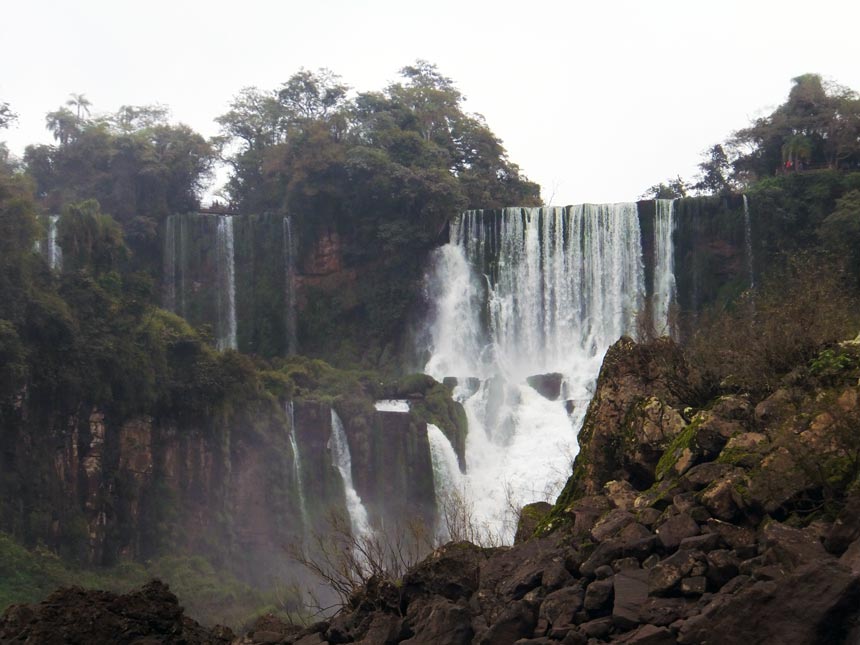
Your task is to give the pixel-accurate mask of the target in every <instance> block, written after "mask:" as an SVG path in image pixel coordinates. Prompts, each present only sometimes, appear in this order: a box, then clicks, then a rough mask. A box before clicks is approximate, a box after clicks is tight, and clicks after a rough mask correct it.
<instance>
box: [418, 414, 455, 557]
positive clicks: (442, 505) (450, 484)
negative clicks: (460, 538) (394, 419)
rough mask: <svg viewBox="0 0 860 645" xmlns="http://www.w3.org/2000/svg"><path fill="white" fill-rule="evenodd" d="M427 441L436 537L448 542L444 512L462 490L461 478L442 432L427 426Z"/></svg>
mask: <svg viewBox="0 0 860 645" xmlns="http://www.w3.org/2000/svg"><path fill="white" fill-rule="evenodd" d="M427 441H428V442H429V443H430V460H431V462H432V464H433V490H434V492H435V494H436V536H437V537H438V538H440V539H442V540H448V539H449V538H450V535H449V534H448V527H447V523H446V521H445V511H446V509H448V508H450V505H451V504H452V503H453V502H455V500H456V497H457V495H459V494H460V492H461V488H462V479H463V476H462V474H461V473H460V465H459V463H458V461H457V453H456V452H454V447H453V446H452V445H451V442H450V441H448V437H446V436H445V434H444V433H443V432H442V430H441V429H440V428H439V427H438V426H435V425H433V424H432V423H428V424H427Z"/></svg>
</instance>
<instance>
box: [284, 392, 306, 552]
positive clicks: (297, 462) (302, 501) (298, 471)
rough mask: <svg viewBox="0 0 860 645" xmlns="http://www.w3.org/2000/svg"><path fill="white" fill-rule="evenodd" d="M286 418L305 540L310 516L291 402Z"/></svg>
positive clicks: (288, 404) (294, 415)
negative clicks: (288, 421) (288, 423)
mask: <svg viewBox="0 0 860 645" xmlns="http://www.w3.org/2000/svg"><path fill="white" fill-rule="evenodd" d="M287 416H288V418H289V420H290V432H289V438H290V448H292V450H293V475H294V476H295V479H296V493H297V494H298V498H299V512H300V513H301V519H302V531H303V533H304V536H305V539H307V534H308V531H310V529H311V524H310V516H309V515H308V503H307V499H306V498H305V485H304V481H303V479H302V456H301V453H300V452H299V444H298V441H296V414H295V406H294V405H293V402H292V401H289V402H288V403H287Z"/></svg>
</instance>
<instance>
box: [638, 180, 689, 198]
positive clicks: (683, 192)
mask: <svg viewBox="0 0 860 645" xmlns="http://www.w3.org/2000/svg"><path fill="white" fill-rule="evenodd" d="M689 189H690V187H689V186H687V182H685V181H684V180H683V179H681V175H677V176H675V177H674V178H669V179H667V180H666V181H665V182H660V183H659V184H654V185H653V186H651V187H650V188H649V189H648V190H646V191H645V192H644V193H642V195H641V196H640V199H680V198H682V197H686V196H687V193H688V192H689Z"/></svg>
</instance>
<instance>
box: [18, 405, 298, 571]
mask: <svg viewBox="0 0 860 645" xmlns="http://www.w3.org/2000/svg"><path fill="white" fill-rule="evenodd" d="M11 417H12V418H10V417H7V418H6V419H5V420H4V421H5V422H4V424H3V426H2V428H3V430H2V433H3V436H2V442H3V445H4V446H5V447H6V451H5V452H4V457H5V458H4V478H3V482H2V486H3V488H4V490H3V498H4V499H5V500H6V501H7V502H6V503H5V504H4V505H3V508H4V528H6V529H7V530H9V531H11V532H12V533H13V534H14V535H17V536H18V537H19V538H22V539H24V541H31V540H32V541H35V540H41V541H45V542H47V543H48V544H49V545H50V546H53V547H55V548H57V549H58V550H59V551H60V552H61V553H64V554H66V555H69V556H71V557H73V558H75V559H78V560H83V561H86V562H89V563H91V564H98V565H106V564H112V563H114V562H116V561H117V560H118V559H120V558H132V559H144V558H147V557H150V556H151V555H153V554H154V553H156V552H158V551H160V550H163V549H164V548H166V547H170V548H174V549H179V550H182V551H189V552H192V553H200V554H205V555H208V556H210V557H213V558H215V559H221V558H226V557H228V556H229V557H231V558H238V559H239V560H241V561H242V566H240V567H236V568H237V569H240V568H243V567H246V568H247V572H248V573H249V575H248V576H247V577H248V578H250V579H252V580H260V579H263V578H266V577H268V576H269V575H270V571H267V568H268V565H262V561H263V560H265V559H270V558H271V559H272V561H273V562H275V563H277V562H279V561H283V559H284V556H283V553H282V551H283V545H284V543H286V542H289V541H291V540H293V539H294V538H295V536H296V535H297V534H298V532H299V531H300V530H301V527H300V525H299V524H298V523H297V522H296V521H295V518H297V517H298V511H297V505H296V500H295V499H294V495H293V494H292V491H294V489H295V485H294V481H293V477H294V474H293V472H292V470H291V469H290V467H289V465H290V464H291V458H292V455H291V449H290V446H289V445H288V444H287V442H286V436H287V435H286V432H287V427H286V425H285V419H284V416H283V414H281V413H280V411H279V410H278V409H277V406H275V405H273V404H272V403H270V402H268V401H263V400H261V401H258V402H256V404H255V405H253V406H252V407H249V408H248V409H245V410H242V411H240V412H236V413H231V414H224V415H221V416H217V417H211V418H199V419H183V420H182V421H181V422H180V421H177V420H175V419H155V418H152V417H137V418H132V419H129V420H126V421H124V422H120V423H117V422H115V421H113V420H112V419H111V418H110V416H109V415H108V414H106V413H105V411H103V410H100V409H97V408H89V409H87V408H82V409H81V410H80V411H78V412H76V413H73V414H67V415H63V414H57V415H56V416H48V417H47V418H39V415H37V414H36V413H35V412H34V411H31V410H30V409H29V408H28V406H27V404H26V402H22V403H21V405H20V406H19V407H18V408H17V409H16V410H15V411H14V412H13V413H12V414H11ZM43 424H50V425H49V426H48V427H47V428H46V427H45V425H43ZM46 437H48V438H49V439H47V440H46V439H45V438H46ZM12 500H16V502H17V504H15V505H13V504H12V503H10V502H11V501H12ZM274 568H275V569H277V568H278V567H277V564H275V565H274Z"/></svg>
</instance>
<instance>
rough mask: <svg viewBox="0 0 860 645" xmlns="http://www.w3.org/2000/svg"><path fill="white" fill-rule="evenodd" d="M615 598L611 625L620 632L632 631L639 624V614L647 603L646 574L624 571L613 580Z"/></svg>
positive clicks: (630, 570) (637, 570)
mask: <svg viewBox="0 0 860 645" xmlns="http://www.w3.org/2000/svg"><path fill="white" fill-rule="evenodd" d="M614 591H615V597H614V602H613V604H612V623H613V624H614V625H615V626H616V627H617V628H619V629H621V630H629V629H633V628H634V627H636V625H638V624H639V623H640V618H639V614H640V612H641V611H642V607H643V606H644V605H645V603H646V602H647V601H648V572H647V571H644V570H642V569H625V570H623V571H621V572H619V573H618V574H616V576H615V578H614Z"/></svg>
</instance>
